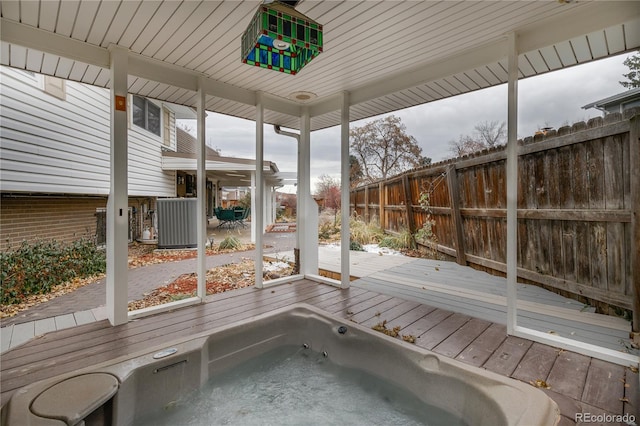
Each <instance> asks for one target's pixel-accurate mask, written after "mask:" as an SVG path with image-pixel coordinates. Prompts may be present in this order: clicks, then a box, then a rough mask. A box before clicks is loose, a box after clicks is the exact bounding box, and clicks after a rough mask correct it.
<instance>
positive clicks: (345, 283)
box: [340, 92, 351, 288]
mask: <svg viewBox="0 0 640 426" xmlns="http://www.w3.org/2000/svg"><path fill="white" fill-rule="evenodd" d="M340 162H341V163H340V164H341V176H340V182H341V186H342V189H341V194H340V198H341V199H340V206H341V208H340V213H341V222H342V223H341V226H340V288H349V284H350V282H351V281H350V276H351V272H350V268H349V267H350V259H349V246H350V230H349V218H350V214H349V200H350V196H349V188H350V187H351V184H350V179H349V178H350V164H349V93H347V92H344V93H343V94H342V111H341V122H340Z"/></svg>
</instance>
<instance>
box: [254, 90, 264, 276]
mask: <svg viewBox="0 0 640 426" xmlns="http://www.w3.org/2000/svg"><path fill="white" fill-rule="evenodd" d="M263 163H264V107H263V104H262V94H261V93H258V94H257V96H256V179H255V183H256V184H255V187H254V190H253V192H255V208H256V209H257V210H256V212H255V214H254V215H253V216H252V217H251V220H252V221H253V220H254V219H255V222H256V227H255V241H256V258H255V271H256V278H255V280H256V288H262V269H263V263H264V262H263V258H262V257H263V251H264V250H263V247H262V237H263V233H264V170H263ZM252 196H254V195H252ZM252 235H253V233H252Z"/></svg>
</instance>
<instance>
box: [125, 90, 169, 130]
mask: <svg viewBox="0 0 640 426" xmlns="http://www.w3.org/2000/svg"><path fill="white" fill-rule="evenodd" d="M132 111H133V112H132V118H133V124H135V125H136V126H139V127H142V128H143V129H145V130H148V131H150V132H151V133H153V134H154V135H158V136H160V133H161V130H162V127H161V111H160V107H159V106H157V105H156V104H154V103H153V102H151V101H149V100H148V99H146V98H142V97H140V96H133V108H132Z"/></svg>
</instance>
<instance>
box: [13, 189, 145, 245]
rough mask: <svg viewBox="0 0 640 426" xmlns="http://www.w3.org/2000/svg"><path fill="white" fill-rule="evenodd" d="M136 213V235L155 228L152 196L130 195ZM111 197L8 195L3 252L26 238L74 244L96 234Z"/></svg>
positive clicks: (134, 232) (28, 239)
mask: <svg viewBox="0 0 640 426" xmlns="http://www.w3.org/2000/svg"><path fill="white" fill-rule="evenodd" d="M128 204H129V207H131V208H133V209H134V213H133V215H132V216H133V224H132V227H133V238H134V239H137V238H140V236H141V235H142V231H143V230H144V228H145V227H151V226H152V223H151V216H150V215H149V214H144V212H143V208H142V205H143V204H146V205H147V207H148V209H147V212H148V211H149V210H155V208H156V207H155V206H156V201H155V199H152V198H139V197H138V198H133V197H132V198H129V203H128ZM106 206H107V197H78V196H39V197H34V196H25V195H19V194H18V195H15V194H4V195H3V196H2V199H1V200H0V231H1V235H2V237H1V238H0V251H6V250H12V249H15V248H17V247H18V246H19V245H20V244H21V243H22V242H23V241H26V242H29V243H33V242H36V241H39V240H56V241H58V242H61V243H71V242H73V241H75V240H78V239H81V238H89V239H93V238H95V236H96V225H97V216H96V211H97V210H98V209H103V208H106Z"/></svg>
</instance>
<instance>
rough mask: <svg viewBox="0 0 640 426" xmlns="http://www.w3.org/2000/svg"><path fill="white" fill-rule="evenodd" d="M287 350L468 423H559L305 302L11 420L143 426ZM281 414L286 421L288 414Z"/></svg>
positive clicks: (61, 387)
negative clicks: (261, 359)
mask: <svg viewBox="0 0 640 426" xmlns="http://www.w3.org/2000/svg"><path fill="white" fill-rule="evenodd" d="M289 347H290V348H297V349H296V353H298V350H299V351H300V353H302V354H309V355H305V356H307V357H308V358H309V359H311V360H312V362H330V363H331V365H333V366H334V367H335V368H340V369H345V370H340V371H352V372H356V373H357V377H360V378H361V377H365V376H366V377H372V378H374V379H375V380H379V381H381V382H383V383H386V384H387V385H388V386H387V385H385V387H384V389H387V388H393V389H397V388H400V389H402V392H406V395H411V398H415V399H416V400H417V401H419V402H420V403H423V404H424V406H425V407H430V409H433V408H435V409H436V410H443V411H444V412H447V413H448V414H450V415H452V416H453V417H454V418H457V419H460V421H461V423H464V424H469V425H491V426H494V425H517V424H526V425H531V424H535V425H555V424H557V423H558V421H559V419H560V414H559V410H558V407H557V406H556V404H555V403H554V402H553V401H552V400H551V399H549V398H548V397H547V396H546V395H545V394H544V393H543V392H542V391H540V390H538V389H535V388H533V387H532V386H529V385H527V384H525V383H522V382H518V381H516V380H512V379H509V378H505V377H502V376H499V375H497V374H494V373H491V372H488V371H485V370H482V369H479V368H475V367H471V366H467V365H465V364H463V363H460V362H458V361H455V360H451V359H448V358H445V357H442V356H440V355H437V354H434V353H432V352H430V351H427V350H424V349H421V348H419V347H417V346H415V345H413V344H410V343H406V342H403V341H400V340H399V339H394V338H391V337H388V336H385V335H383V334H381V333H377V332H375V331H372V330H370V329H367V328H365V327H362V326H360V325H358V324H355V323H351V322H349V321H345V320H343V319H339V318H335V317H333V316H331V315H328V314H326V313H324V312H322V311H320V310H318V309H316V308H314V307H311V306H308V305H302V304H298V305H294V306H291V307H288V308H285V309H281V310H277V311H273V312H271V313H269V314H266V315H263V316H259V317H255V318H252V319H251V320H247V321H242V322H239V323H236V324H233V325H230V326H227V327H223V328H220V329H217V330H213V331H212V332H210V333H207V334H199V335H196V336H190V337H188V338H185V339H182V340H179V341H174V342H171V343H170V344H167V345H165V346H164V347H159V348H155V350H151V351H149V352H147V353H139V354H132V355H131V356H128V357H123V358H120V359H116V360H113V361H111V362H109V363H106V364H100V365H96V366H94V367H92V368H90V369H84V370H80V371H77V372H75V373H73V374H66V375H63V376H59V377H55V378H52V379H48V380H44V381H42V382H38V383H34V384H32V385H29V386H27V387H25V388H22V389H20V390H18V391H16V392H15V393H14V395H13V396H12V398H11V399H10V401H9V402H8V404H7V406H6V407H5V410H3V424H6V425H8V426H13V425H21V426H22V425H60V424H83V423H82V422H84V424H85V425H87V426H89V425H92V424H115V425H132V424H139V423H140V422H145V421H148V419H149V418H153V416H157V415H158V413H163V412H166V411H167V410H173V409H174V408H175V407H176V406H178V405H180V404H181V401H183V400H185V399H191V398H192V395H194V393H197V392H198V390H199V389H201V388H202V387H203V386H207V385H208V386H211V383H213V384H214V385H215V383H216V380H218V379H217V378H218V377H221V375H223V374H224V372H227V371H234V370H233V369H237V368H239V367H241V366H242V365H245V364H247V363H250V362H251V360H254V359H258V357H260V356H264V355H265V354H269V353H272V352H274V351H276V352H277V351H279V350H280V349H281V348H289ZM289 361H290V359H289V358H287V359H286V360H285V362H289ZM336 366H337V367H336ZM339 374H341V373H339ZM354 377H356V376H354ZM358 380H360V379H358ZM367 383H369V382H367ZM239 386H240V385H239ZM314 393H316V392H314V391H313V389H312V388H309V392H308V394H307V395H305V400H310V401H313V398H314ZM383 398H384V396H383ZM400 398H402V397H400ZM216 404H217V403H216ZM217 408H219V407H217ZM353 408H354V410H357V408H358V407H353ZM425 410H426V408H425ZM280 415H281V416H282V417H281V419H282V420H283V421H285V423H286V419H287V414H286V412H285V413H281V414H280ZM191 421H193V420H191ZM209 421H210V420H208V421H207V422H209ZM227 421H228V420H225V422H227ZM197 423H198V422H197V420H196V421H194V423H192V424H197ZM240 423H242V422H240V421H238V424H240ZM289 423H290V424H293V421H292V422H289ZM417 423H420V419H418V421H417Z"/></svg>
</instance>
